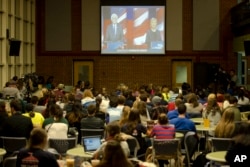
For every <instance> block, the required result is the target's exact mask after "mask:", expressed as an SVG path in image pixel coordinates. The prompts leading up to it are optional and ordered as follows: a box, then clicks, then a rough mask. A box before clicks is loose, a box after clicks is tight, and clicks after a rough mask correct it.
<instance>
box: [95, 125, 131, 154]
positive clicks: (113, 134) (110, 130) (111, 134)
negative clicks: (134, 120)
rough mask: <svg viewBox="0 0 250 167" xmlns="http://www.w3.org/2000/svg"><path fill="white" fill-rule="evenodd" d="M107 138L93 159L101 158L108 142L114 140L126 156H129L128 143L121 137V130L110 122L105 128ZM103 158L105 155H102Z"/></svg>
mask: <svg viewBox="0 0 250 167" xmlns="http://www.w3.org/2000/svg"><path fill="white" fill-rule="evenodd" d="M106 132H107V137H106V139H105V142H103V143H102V145H101V147H100V148H98V149H97V150H96V151H95V153H94V155H93V157H95V158H98V159H99V158H103V154H104V150H105V147H106V145H107V143H108V142H109V141H112V140H115V141H117V142H119V143H120V145H121V148H122V150H123V152H124V154H125V155H126V156H129V154H130V150H129V147H128V143H127V142H126V141H125V140H124V139H123V138H122V136H121V128H120V126H119V124H118V123H117V122H110V123H109V124H108V125H107V127H106ZM104 156H105V155H104Z"/></svg>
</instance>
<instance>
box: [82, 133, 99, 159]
mask: <svg viewBox="0 0 250 167" xmlns="http://www.w3.org/2000/svg"><path fill="white" fill-rule="evenodd" d="M82 145H83V148H84V151H85V153H87V154H91V155H93V153H94V152H95V151H96V150H97V149H98V148H99V147H100V146H101V136H86V137H82Z"/></svg>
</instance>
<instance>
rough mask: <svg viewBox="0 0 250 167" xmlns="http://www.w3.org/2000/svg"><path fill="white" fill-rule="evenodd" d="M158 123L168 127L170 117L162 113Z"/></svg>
mask: <svg viewBox="0 0 250 167" xmlns="http://www.w3.org/2000/svg"><path fill="white" fill-rule="evenodd" d="M158 123H159V124H160V125H167V124H168V117H167V115H166V114H164V113H161V114H160V115H159V117H158Z"/></svg>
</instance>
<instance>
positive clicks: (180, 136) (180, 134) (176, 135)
mask: <svg viewBox="0 0 250 167" xmlns="http://www.w3.org/2000/svg"><path fill="white" fill-rule="evenodd" d="M182 137H184V134H183V133H180V132H175V138H182Z"/></svg>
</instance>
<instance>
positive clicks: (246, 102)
mask: <svg viewBox="0 0 250 167" xmlns="http://www.w3.org/2000/svg"><path fill="white" fill-rule="evenodd" d="M238 104H239V105H249V104H250V102H249V98H248V97H246V96H245V91H244V90H242V89H239V93H238Z"/></svg>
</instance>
